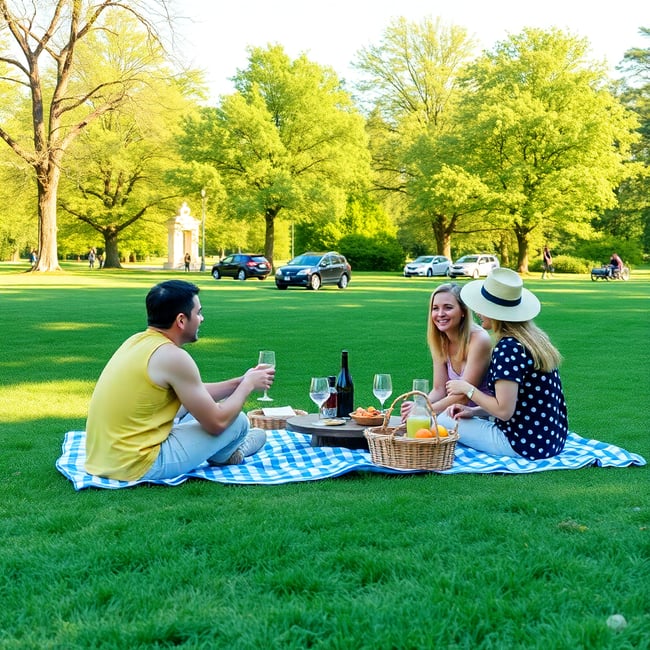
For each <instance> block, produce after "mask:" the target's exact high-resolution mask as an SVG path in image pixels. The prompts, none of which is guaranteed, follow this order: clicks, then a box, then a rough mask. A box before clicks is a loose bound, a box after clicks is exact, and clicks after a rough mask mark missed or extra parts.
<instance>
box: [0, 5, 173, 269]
mask: <svg viewBox="0 0 650 650" xmlns="http://www.w3.org/2000/svg"><path fill="white" fill-rule="evenodd" d="M165 7H166V2H165V0H150V1H149V2H145V1H141V2H132V3H130V4H129V5H125V4H124V3H123V2H120V1H119V0H100V1H99V2H89V1H87V0H56V1H53V2H47V3H46V2H38V3H33V4H27V3H21V2H10V1H9V0H0V28H2V33H3V35H5V36H6V40H5V41H4V42H2V43H0V64H2V65H3V66H4V68H5V72H6V74H4V75H3V76H2V78H1V79H0V94H5V93H7V92H14V93H19V94H21V95H23V93H24V91H26V94H25V95H24V96H25V97H26V99H27V101H28V103H29V109H28V110H29V113H30V115H31V129H30V132H27V133H26V132H23V131H20V132H19V131H15V130H13V127H15V123H12V122H10V121H9V120H8V119H7V118H6V115H3V116H2V117H3V119H2V122H1V123H0V138H1V139H2V140H4V141H5V143H6V144H7V145H8V146H9V147H10V148H11V150H12V151H13V152H14V153H15V154H16V155H17V156H19V157H20V158H21V159H22V160H23V161H24V162H25V163H27V164H28V165H29V166H30V167H31V168H32V169H33V171H34V176H35V180H36V189H37V196H38V220H39V260H38V265H37V266H36V267H35V270H38V271H50V270H57V269H58V268H59V263H58V257H57V192H58V186H59V180H60V174H61V169H62V166H63V160H64V157H65V154H66V153H67V151H68V149H69V148H70V146H71V144H72V143H73V142H74V140H75V139H76V138H77V137H78V136H79V134H80V133H82V132H83V131H84V130H85V129H86V128H87V127H88V125H89V124H92V123H93V122H95V121H96V120H98V119H99V118H100V117H102V116H103V115H105V114H106V113H108V112H110V111H112V110H115V109H116V108H117V107H118V106H120V105H121V104H122V103H123V102H124V101H126V100H127V98H128V97H130V95H131V93H132V91H133V89H134V88H135V87H139V86H140V85H141V84H143V83H146V82H147V79H148V77H149V76H150V74H151V70H150V68H149V63H150V61H151V59H150V56H153V57H154V58H156V57H157V48H156V47H154V48H153V49H152V50H151V51H148V50H146V49H142V50H140V51H139V53H138V54H137V55H136V54H135V53H133V56H130V57H126V58H125V59H124V60H123V63H124V64H125V65H124V66H122V67H115V66H113V67H111V66H105V67H104V68H103V69H105V70H109V69H110V71H111V74H106V75H105V76H103V77H102V76H101V75H97V74H94V75H90V74H89V71H88V69H86V68H84V66H82V65H81V64H80V58H79V56H78V54H79V51H80V46H81V45H82V44H83V43H84V42H85V41H86V40H88V39H90V38H93V37H97V38H98V39H99V40H101V37H102V32H103V30H104V29H105V27H106V24H105V20H107V19H108V14H109V13H110V12H113V11H114V12H117V13H119V14H122V15H123V16H130V17H131V18H133V19H134V20H135V21H136V22H137V23H138V25H139V26H140V28H141V29H142V30H143V34H145V35H146V37H147V38H148V39H149V41H150V43H152V44H153V45H154V46H155V45H156V44H157V43H158V40H159V39H158V31H157V28H156V25H155V23H154V21H153V20H152V18H151V17H150V16H156V17H158V16H160V15H165V14H166V13H167V12H166V11H164V9H165ZM157 9H163V11H161V12H158V11H157ZM95 55H96V60H94V61H93V62H92V65H93V69H94V70H95V71H97V70H98V69H99V68H102V67H103V66H104V64H105V63H106V58H105V57H109V56H110V53H109V52H107V51H106V50H103V49H98V50H96V51H95Z"/></svg>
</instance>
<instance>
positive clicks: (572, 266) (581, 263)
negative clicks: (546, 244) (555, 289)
mask: <svg viewBox="0 0 650 650" xmlns="http://www.w3.org/2000/svg"><path fill="white" fill-rule="evenodd" d="M594 266H600V262H598V263H596V262H592V261H591V260H585V259H583V258H581V257H572V256H571V255H555V256H554V257H553V268H554V269H555V272H556V273H589V272H590V271H591V269H592V268H593V267H594ZM528 270H529V271H532V272H537V271H539V273H541V272H542V260H541V259H535V260H533V261H532V262H530V263H529V264H528Z"/></svg>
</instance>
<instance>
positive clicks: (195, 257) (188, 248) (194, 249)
mask: <svg viewBox="0 0 650 650" xmlns="http://www.w3.org/2000/svg"><path fill="white" fill-rule="evenodd" d="M199 226H200V222H199V220H198V219H195V218H194V217H192V216H190V208H189V207H188V205H187V203H185V202H183V205H181V209H180V212H179V214H178V215H176V216H175V217H172V218H171V219H168V220H167V261H166V262H165V263H164V264H163V268H165V269H179V270H181V269H183V268H184V267H185V264H184V258H185V254H186V253H189V254H190V256H191V258H192V261H191V263H190V268H191V269H192V270H194V271H197V270H198V269H199V268H200V266H201V255H200V253H199Z"/></svg>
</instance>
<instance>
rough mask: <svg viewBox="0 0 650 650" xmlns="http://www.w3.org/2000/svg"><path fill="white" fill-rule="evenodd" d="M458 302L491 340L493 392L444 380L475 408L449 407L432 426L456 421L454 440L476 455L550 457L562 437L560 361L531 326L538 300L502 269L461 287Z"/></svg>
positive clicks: (561, 444)
mask: <svg viewBox="0 0 650 650" xmlns="http://www.w3.org/2000/svg"><path fill="white" fill-rule="evenodd" d="M461 296H462V298H463V300H464V302H465V303H466V304H467V305H468V306H470V307H471V308H472V309H473V310H474V311H475V312H476V314H477V315H478V316H479V318H480V319H481V322H482V325H483V327H484V328H485V329H491V330H493V331H494V334H495V336H496V339H497V343H496V345H495V347H494V350H493V351H492V360H491V361H490V368H489V370H488V388H489V389H490V390H491V391H492V394H490V393H486V392H484V391H482V390H480V389H478V388H476V387H475V385H474V384H472V383H471V382H468V381H465V380H463V379H452V380H450V381H448V382H447V392H448V393H449V394H452V395H465V396H466V397H467V398H468V399H471V400H473V402H474V403H475V404H476V406H473V407H468V406H466V405H460V404H454V405H452V406H451V407H450V408H449V409H448V410H447V411H446V412H445V413H444V414H442V415H441V416H440V418H439V421H440V422H441V424H443V425H445V426H453V425H454V423H455V422H458V425H459V426H458V432H459V434H460V442H461V443H462V444H464V445H466V446H468V447H473V448H474V449H478V450H480V451H485V452H487V453H491V454H498V455H504V456H511V457H523V458H526V459H529V460H537V459H539V458H550V457H551V456H556V455H557V454H559V453H560V452H561V451H562V449H564V443H565V441H566V437H567V434H568V421H567V412H566V402H565V399H564V393H563V391H562V382H561V380H560V375H559V372H558V366H559V365H560V362H561V356H560V353H559V352H558V351H557V349H556V348H555V347H554V346H553V344H552V343H551V341H550V339H549V337H548V336H547V335H546V334H545V333H544V332H543V331H542V330H541V329H540V328H539V327H537V325H535V323H534V322H533V318H535V316H537V314H539V312H540V310H541V306H540V302H539V300H538V299H537V298H536V297H535V295H533V294H532V293H531V292H530V291H528V290H527V289H524V287H523V282H522V280H521V278H520V277H519V275H518V274H517V273H515V272H514V271H511V270H510V269H505V268H499V269H494V270H493V271H492V272H491V273H490V275H488V277H487V278H486V279H485V281H482V280H475V281H473V282H470V283H469V284H467V285H465V287H463V289H462V291H461Z"/></svg>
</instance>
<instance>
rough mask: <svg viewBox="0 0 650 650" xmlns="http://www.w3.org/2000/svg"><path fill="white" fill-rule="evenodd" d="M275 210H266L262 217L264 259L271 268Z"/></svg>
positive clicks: (276, 212) (276, 213)
mask: <svg viewBox="0 0 650 650" xmlns="http://www.w3.org/2000/svg"><path fill="white" fill-rule="evenodd" d="M278 212H279V210H278V209H277V208H267V210H266V213H265V215H264V221H265V223H266V231H265V233H264V257H266V259H267V260H268V261H269V262H270V264H271V268H273V252H274V248H275V218H276V217H277V216H278Z"/></svg>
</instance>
